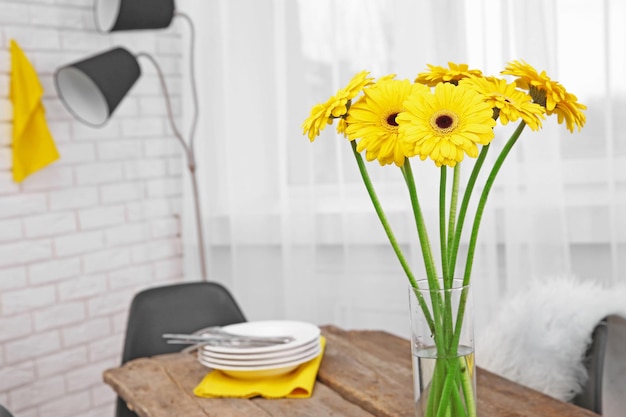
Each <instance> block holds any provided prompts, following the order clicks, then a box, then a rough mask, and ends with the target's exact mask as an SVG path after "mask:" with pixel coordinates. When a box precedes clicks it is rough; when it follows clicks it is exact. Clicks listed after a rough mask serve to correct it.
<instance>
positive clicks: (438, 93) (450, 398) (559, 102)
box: [302, 61, 586, 417]
mask: <svg viewBox="0 0 626 417" xmlns="http://www.w3.org/2000/svg"><path fill="white" fill-rule="evenodd" d="M428 67H429V71H428V72H425V73H421V74H419V75H418V76H417V78H416V79H415V81H414V82H410V81H409V80H399V79H396V78H395V76H394V75H389V76H385V77H382V78H380V79H378V80H377V81H375V80H374V79H373V78H371V77H369V72H367V71H362V72H359V73H358V74H356V75H355V76H354V77H353V78H352V80H351V81H350V82H349V84H348V85H347V86H346V87H344V88H342V89H340V90H339V91H337V93H336V94H335V95H334V96H332V97H331V98H330V99H329V100H328V101H326V102H325V103H323V104H317V105H315V106H314V107H313V109H312V110H311V113H310V115H309V117H308V118H307V119H306V120H305V122H304V124H303V126H302V127H303V130H304V133H305V134H306V135H308V137H309V139H310V140H311V141H313V140H314V139H315V138H316V137H317V136H318V135H319V134H320V131H321V130H323V129H324V128H325V127H326V125H329V124H332V123H333V122H334V121H335V120H336V121H337V122H338V123H337V131H338V132H339V133H341V134H343V135H344V136H345V137H347V139H348V140H349V142H350V144H351V146H352V151H353V154H354V156H355V158H356V162H357V165H358V168H359V172H360V174H361V177H362V179H363V182H364V184H365V187H366V188H367V192H368V194H369V196H370V198H371V200H372V203H373V205H374V209H375V210H376V213H377V215H378V217H379V219H380V221H381V223H382V226H383V228H384V230H385V232H386V234H387V237H388V238H389V241H390V243H391V245H392V247H393V249H394V251H395V253H396V255H397V257H398V260H399V261H400V264H401V265H402V268H403V270H404V272H405V273H406V276H407V277H408V280H409V282H410V285H411V287H412V288H414V289H415V294H416V296H417V301H418V304H419V307H420V308H421V310H422V312H423V314H424V317H425V320H426V322H427V323H428V327H429V330H430V332H431V333H432V336H433V339H434V343H435V346H434V348H435V349H436V356H437V358H443V359H442V360H440V361H438V362H437V364H436V365H435V367H434V373H433V375H432V380H431V382H430V386H429V387H428V395H427V396H426V397H427V400H425V401H426V404H425V405H424V406H423V410H424V411H423V412H424V415H426V416H428V417H435V416H450V415H452V416H458V417H460V416H474V415H475V414H476V406H475V400H474V395H475V394H474V392H473V388H472V384H468V383H467V378H469V376H468V375H467V373H466V372H463V371H462V369H463V366H464V365H463V363H460V362H459V361H458V360H456V359H455V358H457V356H459V352H458V351H459V337H460V331H461V327H462V323H463V318H464V312H465V303H466V297H467V295H466V292H464V294H463V295H462V296H461V298H460V301H459V304H458V305H457V306H456V307H454V308H453V307H452V306H451V305H450V302H451V301H450V299H449V297H447V296H441V295H439V296H431V297H429V300H426V298H424V297H423V296H421V295H420V294H421V293H420V292H419V291H422V290H424V288H420V285H419V284H418V281H417V280H416V278H415V276H414V274H413V272H412V270H411V268H410V266H409V265H408V263H407V261H406V258H405V257H404V255H403V253H402V251H401V249H400V246H399V245H398V242H397V240H396V238H395V236H394V233H393V231H392V229H391V226H390V225H389V223H388V221H387V218H386V216H385V213H384V211H383V209H382V206H381V204H380V201H379V200H378V197H377V195H376V192H375V190H374V187H373V184H372V181H371V180H370V177H369V175H368V172H367V168H366V165H365V163H364V161H363V158H362V155H361V153H362V152H365V159H366V160H367V161H374V160H377V161H378V162H379V163H380V164H381V165H391V164H395V165H396V166H397V167H399V168H400V171H401V172H402V175H403V178H404V180H405V182H406V185H407V187H408V191H409V197H410V202H411V207H412V209H413V214H414V218H415V223H416V226H417V234H418V238H419V242H420V247H421V252H422V255H423V259H424V265H425V276H426V280H424V282H425V284H423V285H426V286H427V287H428V288H427V289H426V290H428V291H431V292H432V293H433V294H434V293H436V292H437V291H440V290H442V289H444V290H447V289H451V288H452V286H453V285H454V284H453V283H454V274H455V269H456V265H457V255H458V252H459V243H460V240H461V234H462V231H463V226H464V223H465V218H466V215H467V210H468V207H469V202H470V198H471V195H472V191H473V190H474V186H475V184H476V181H477V178H478V176H479V173H480V171H481V169H483V164H484V162H485V157H486V155H487V152H488V150H489V146H490V143H491V141H492V140H493V139H494V136H495V134H494V130H493V128H494V126H495V125H496V122H497V121H499V122H500V123H502V124H503V125H506V124H508V123H509V122H516V121H518V120H519V125H518V126H517V128H516V129H515V131H514V132H513V134H512V135H511V137H510V138H509V139H508V141H507V142H506V144H505V145H504V146H503V148H502V149H501V151H500V153H499V155H498V156H497V158H496V159H495V161H494V163H493V166H492V167H491V169H490V171H489V174H488V176H487V179H486V182H485V184H484V186H483V188H482V192H481V194H480V197H479V200H478V204H477V206H476V207H477V208H476V212H475V214H474V220H473V225H472V229H471V235H470V239H469V246H468V252H467V258H466V260H465V271H464V273H463V278H462V284H461V286H462V288H464V291H466V288H467V287H468V286H469V284H470V276H471V271H472V262H473V257H474V252H475V248H476V240H477V236H478V229H479V226H480V221H481V217H482V214H483V211H484V208H485V204H486V201H487V197H488V195H489V192H490V190H491V187H492V185H493V182H494V180H495V178H496V175H497V174H498V171H499V170H500V168H501V166H502V164H503V162H504V161H505V159H506V157H507V155H508V154H509V152H510V151H511V148H512V147H513V146H514V145H515V143H516V141H517V140H518V138H519V137H520V135H521V133H522V131H523V130H524V128H525V126H526V125H528V126H529V127H530V128H531V129H532V130H535V131H536V130H539V129H540V128H541V125H542V121H543V120H544V119H545V116H546V115H548V116H550V115H554V114H556V115H557V118H558V119H557V120H558V123H563V122H565V124H566V127H567V129H568V130H569V131H571V132H573V131H574V129H575V128H578V130H580V128H581V127H582V126H584V124H585V115H584V113H583V110H584V109H586V107H585V106H584V105H583V104H581V103H579V102H578V100H577V98H576V96H574V95H573V94H570V93H568V92H567V91H566V90H565V88H564V87H563V86H562V85H561V84H559V83H558V82H556V81H553V80H551V79H550V77H548V76H547V75H546V74H545V72H541V73H539V72H537V70H535V69H534V68H533V67H532V66H530V65H529V64H527V63H526V62H523V61H512V62H510V63H509V64H508V65H507V66H506V68H505V70H504V71H502V74H503V75H509V76H512V77H514V78H515V79H514V80H513V81H508V80H507V79H505V78H499V77H494V76H484V75H483V74H482V72H481V71H480V70H475V69H469V68H468V66H467V65H457V64H454V63H449V65H448V68H444V67H440V66H433V65H429V66H428ZM466 155H467V156H468V157H470V158H475V160H474V164H473V167H472V170H471V173H470V176H469V178H468V179H467V183H466V187H465V191H464V193H463V196H462V199H461V201H460V206H459V204H458V200H459V195H458V194H459V183H460V176H461V175H460V173H461V171H460V164H461V162H462V161H463V160H464V159H465V156H466ZM413 157H419V158H420V160H425V159H431V160H432V161H433V162H434V163H435V165H436V166H437V167H440V192H439V196H438V199H439V234H440V236H439V241H440V251H441V253H440V255H441V273H439V272H438V270H437V267H436V265H435V261H434V257H433V253H432V250H431V247H430V243H429V238H428V233H427V230H426V227H425V222H424V219H423V217H422V211H421V208H420V202H419V199H418V195H417V192H416V187H415V181H414V177H413V173H412V170H411V164H410V160H411V158H413ZM447 167H451V168H453V178H452V184H451V186H448V185H447V181H448V180H447ZM453 311H456V313H455V318H453V317H452V314H453ZM451 358H452V359H451Z"/></svg>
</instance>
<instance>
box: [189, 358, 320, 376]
mask: <svg viewBox="0 0 626 417" xmlns="http://www.w3.org/2000/svg"><path fill="white" fill-rule="evenodd" d="M319 354H320V353H319V352H318V353H316V354H311V355H308V356H306V357H304V358H302V359H298V360H293V361H289V362H285V363H281V364H275V365H271V366H267V367H263V366H256V367H246V366H225V365H220V364H216V363H214V362H211V361H208V360H206V359H203V358H198V361H199V362H200V363H201V364H202V365H204V366H206V367H209V368H213V369H219V370H220V371H222V372H224V373H225V374H226V375H229V376H231V377H233V378H240V379H257V378H267V377H270V376H278V375H284V374H287V373H289V372H291V371H293V370H294V369H296V368H297V367H298V366H300V365H302V364H303V363H305V362H308V361H310V360H312V359H314V358H316V357H317V356H318V355H319Z"/></svg>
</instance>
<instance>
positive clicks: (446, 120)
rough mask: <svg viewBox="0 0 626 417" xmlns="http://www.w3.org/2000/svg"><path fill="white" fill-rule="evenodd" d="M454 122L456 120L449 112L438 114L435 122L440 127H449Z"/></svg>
mask: <svg viewBox="0 0 626 417" xmlns="http://www.w3.org/2000/svg"><path fill="white" fill-rule="evenodd" d="M453 122H454V120H452V117H450V116H448V115H447V114H442V115H441V116H438V117H437V119H435V123H436V124H437V127H438V128H440V129H447V128H449V127H450V126H452V123H453Z"/></svg>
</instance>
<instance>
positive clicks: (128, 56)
mask: <svg viewBox="0 0 626 417" xmlns="http://www.w3.org/2000/svg"><path fill="white" fill-rule="evenodd" d="M94 17H95V21H96V27H97V28H98V30H99V31H101V32H112V31H118V30H139V29H159V28H165V27H168V26H169V25H170V23H171V22H172V20H173V18H174V17H181V18H184V19H185V20H186V21H187V22H188V23H189V26H190V29H191V36H190V39H191V42H190V53H189V57H190V63H189V68H190V80H191V94H192V100H193V109H194V110H193V117H192V122H191V128H190V132H189V136H188V139H187V140H185V138H184V137H183V134H182V133H181V132H180V130H179V129H178V128H177V126H176V123H175V121H174V115H173V112H172V104H171V99H170V95H169V93H168V90H167V84H166V82H165V77H164V76H163V71H162V70H161V67H160V66H159V64H158V62H157V61H156V60H155V59H154V57H152V56H151V55H149V54H147V53H143V52H141V53H137V54H132V53H131V52H129V51H128V50H126V49H124V48H121V47H118V48H113V49H110V50H107V51H104V52H102V53H99V54H96V55H92V56H90V57H87V58H85V59H82V60H80V61H77V62H73V63H71V64H68V65H66V66H63V67H61V68H59V69H57V70H56V71H55V74H54V81H55V86H56V89H57V92H58V95H59V97H60V99H61V101H62V102H63V104H64V105H65V107H66V108H67V109H68V111H69V112H70V113H71V114H72V115H73V116H74V117H75V118H76V119H78V120H80V121H81V122H83V123H85V124H87V125H91V126H95V127H98V126H102V125H104V124H105V123H106V122H107V121H108V120H109V118H110V117H111V116H112V114H113V112H114V111H115V109H116V108H117V106H118V105H119V104H120V102H121V101H122V100H123V99H124V97H125V96H126V94H127V93H128V91H129V90H130V89H131V87H132V86H133V85H134V84H135V82H136V81H137V79H139V77H140V76H141V68H140V66H139V62H138V60H139V59H146V60H148V61H150V62H151V63H152V65H154V67H155V68H156V71H157V75H158V77H159V81H160V84H161V89H162V90H163V95H164V96H165V103H166V108H167V116H168V120H169V123H170V125H171V128H172V131H173V132H174V136H175V137H176V139H177V140H178V142H179V143H180V145H181V146H182V147H183V150H184V154H185V158H186V162H187V168H188V169H189V175H190V178H191V186H192V193H193V201H194V210H195V219H196V229H197V233H198V248H199V260H200V270H201V274H202V279H203V281H207V279H208V276H207V267H206V256H205V252H204V232H203V228H202V216H201V211H200V199H199V195H198V181H197V178H196V159H195V152H194V135H195V129H196V123H197V120H198V97H197V93H196V82H195V72H194V59H193V57H194V42H195V39H194V36H195V35H194V27H193V22H192V21H191V18H189V16H187V15H185V14H183V13H180V12H177V11H176V10H175V7H174V1H173V0H96V2H95V6H94Z"/></svg>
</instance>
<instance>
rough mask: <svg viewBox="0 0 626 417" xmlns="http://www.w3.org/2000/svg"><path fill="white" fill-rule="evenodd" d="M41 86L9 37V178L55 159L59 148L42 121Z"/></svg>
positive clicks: (18, 177) (16, 178)
mask: <svg viewBox="0 0 626 417" xmlns="http://www.w3.org/2000/svg"><path fill="white" fill-rule="evenodd" d="M42 96H43V88H42V87H41V84H40V83H39V78H37V73H36V72H35V69H34V68H33V66H32V65H31V63H30V62H29V61H28V58H27V57H26V55H25V54H24V51H22V49H21V48H20V47H19V45H18V44H17V42H15V41H14V40H13V39H11V92H10V98H11V101H12V102H13V180H14V181H15V182H21V181H23V180H24V178H26V177H27V176H29V175H30V174H32V173H34V172H36V171H39V170H40V169H42V168H44V167H45V166H47V165H49V164H51V163H52V162H54V161H56V160H57V159H59V152H58V151H57V148H56V146H55V144H54V139H53V138H52V135H51V134H50V131H49V130H48V125H47V124H46V117H45V110H44V107H43V103H42V101H41V97H42Z"/></svg>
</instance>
